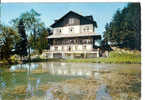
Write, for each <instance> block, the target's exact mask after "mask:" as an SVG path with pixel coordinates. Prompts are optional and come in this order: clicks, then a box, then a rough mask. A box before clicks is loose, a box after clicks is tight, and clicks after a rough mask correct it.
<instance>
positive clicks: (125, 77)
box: [0, 62, 141, 100]
mask: <svg viewBox="0 0 145 100" xmlns="http://www.w3.org/2000/svg"><path fill="white" fill-rule="evenodd" d="M6 67H7V66H4V67H2V68H0V100H87V99H88V100H113V99H114V100H117V99H116V98H117V97H119V96H120V98H124V99H122V100H125V99H126V100H130V99H129V98H131V99H132V98H133V99H134V100H138V99H140V88H141V85H140V84H141V79H140V74H141V65H140V64H97V63H63V62H43V63H30V64H18V65H11V66H10V68H6ZM116 83H118V84H120V86H119V87H118V86H115V85H114V84H116ZM126 87H128V88H127V89H126V90H125V89H122V88H126ZM134 87H136V88H134ZM114 88H115V89H114ZM116 91H117V92H116ZM128 92H129V93H128ZM114 93H115V94H114ZM130 94H131V95H130ZM118 95H119V96H118ZM132 95H133V96H132ZM134 96H135V97H134ZM102 98H103V99H102ZM118 100H121V99H118Z"/></svg>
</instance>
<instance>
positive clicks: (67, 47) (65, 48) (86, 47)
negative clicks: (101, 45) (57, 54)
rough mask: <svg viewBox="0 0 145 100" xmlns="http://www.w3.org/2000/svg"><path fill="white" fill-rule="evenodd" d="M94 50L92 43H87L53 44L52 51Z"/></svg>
mask: <svg viewBox="0 0 145 100" xmlns="http://www.w3.org/2000/svg"><path fill="white" fill-rule="evenodd" d="M91 50H93V45H92V44H86V45H53V46H51V47H50V51H70V52H71V51H91Z"/></svg>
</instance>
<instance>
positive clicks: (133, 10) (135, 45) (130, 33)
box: [104, 3, 141, 50]
mask: <svg viewBox="0 0 145 100" xmlns="http://www.w3.org/2000/svg"><path fill="white" fill-rule="evenodd" d="M140 17H141V14H140V4H139V3H129V4H128V6H127V7H125V8H124V9H123V10H117V12H116V13H115V15H114V17H113V20H112V21H111V22H110V23H107V24H106V26H105V32H104V39H105V40H107V41H110V42H112V43H115V44H117V45H119V46H121V47H127V48H131V49H138V50H140V49H141V32H140V30H141V21H140V20H141V18H140Z"/></svg>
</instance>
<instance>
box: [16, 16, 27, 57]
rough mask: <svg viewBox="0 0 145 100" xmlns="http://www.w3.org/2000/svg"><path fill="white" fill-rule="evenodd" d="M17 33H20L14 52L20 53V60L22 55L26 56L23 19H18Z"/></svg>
mask: <svg viewBox="0 0 145 100" xmlns="http://www.w3.org/2000/svg"><path fill="white" fill-rule="evenodd" d="M18 33H19V35H20V40H19V42H18V43H17V44H16V53H17V54H18V55H20V57H21V60H22V57H23V56H27V54H28V53H27V43H28V41H27V36H26V33H25V27H24V23H23V20H22V19H20V21H19V25H18Z"/></svg>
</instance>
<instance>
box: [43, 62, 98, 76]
mask: <svg viewBox="0 0 145 100" xmlns="http://www.w3.org/2000/svg"><path fill="white" fill-rule="evenodd" d="M42 69H45V70H48V71H49V72H50V73H51V74H54V75H66V76H91V75H92V72H93V71H94V70H99V69H95V68H94V67H90V66H86V67H85V64H74V65H72V63H49V64H48V63H42Z"/></svg>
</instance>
